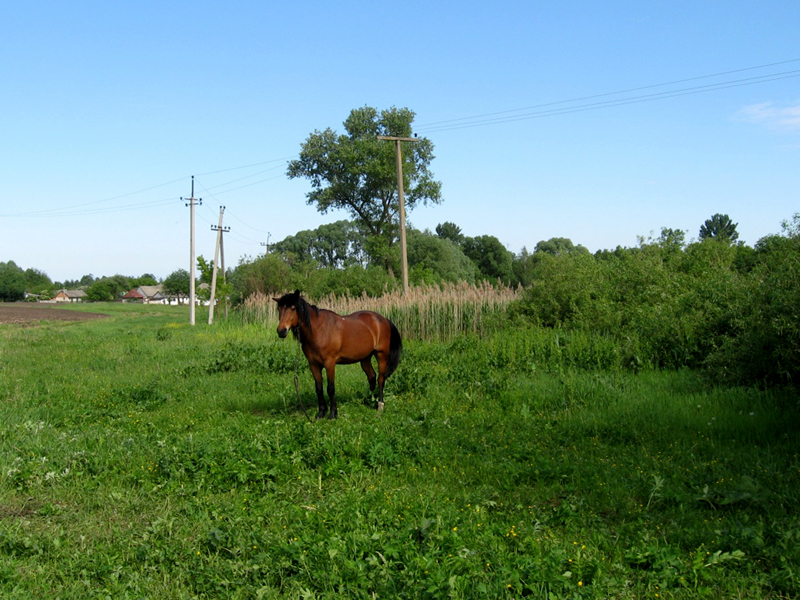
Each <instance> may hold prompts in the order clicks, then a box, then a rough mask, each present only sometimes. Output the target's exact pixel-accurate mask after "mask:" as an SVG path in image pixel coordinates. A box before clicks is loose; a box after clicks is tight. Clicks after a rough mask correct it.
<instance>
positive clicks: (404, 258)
mask: <svg viewBox="0 0 800 600" xmlns="http://www.w3.org/2000/svg"><path fill="white" fill-rule="evenodd" d="M378 139H379V140H389V141H392V142H394V143H395V155H396V157H397V202H398V204H399V210H398V212H399V213H400V254H401V261H400V266H401V271H402V276H403V294H408V248H407V247H406V202H405V197H404V196H403V151H402V150H401V149H400V144H401V142H418V141H420V138H416V137H397V136H394V135H379V136H378Z"/></svg>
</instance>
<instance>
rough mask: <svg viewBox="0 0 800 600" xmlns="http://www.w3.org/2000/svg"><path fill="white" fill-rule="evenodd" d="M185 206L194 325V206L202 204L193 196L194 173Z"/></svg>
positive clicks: (190, 302)
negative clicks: (189, 195) (189, 196)
mask: <svg viewBox="0 0 800 600" xmlns="http://www.w3.org/2000/svg"><path fill="white" fill-rule="evenodd" d="M181 200H183V201H185V202H186V203H187V204H186V206H188V207H189V209H190V210H189V215H190V216H189V325H194V308H195V293H194V262H195V260H194V207H195V205H198V204H203V199H202V198H195V197H194V175H192V197H191V198H183V197H181Z"/></svg>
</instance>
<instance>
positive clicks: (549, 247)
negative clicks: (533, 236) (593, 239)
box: [536, 237, 589, 256]
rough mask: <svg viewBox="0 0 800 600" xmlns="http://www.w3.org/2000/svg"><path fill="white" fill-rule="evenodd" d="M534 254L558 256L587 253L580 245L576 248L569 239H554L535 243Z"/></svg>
mask: <svg viewBox="0 0 800 600" xmlns="http://www.w3.org/2000/svg"><path fill="white" fill-rule="evenodd" d="M536 252H543V253H545V254H554V255H556V256H558V255H559V254H571V253H573V252H579V253H583V254H587V253H588V252H589V251H588V250H587V249H586V248H585V247H583V246H581V245H580V244H578V245H577V246H576V245H575V244H573V243H572V240H571V239H569V238H563V237H554V238H550V239H549V240H542V241H541V242H539V243H537V244H536Z"/></svg>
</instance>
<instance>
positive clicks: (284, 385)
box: [0, 305, 800, 599]
mask: <svg viewBox="0 0 800 600" xmlns="http://www.w3.org/2000/svg"><path fill="white" fill-rule="evenodd" d="M91 308H94V309H95V310H98V306H96V305H95V306H93V307H91ZM99 311H101V312H106V313H107V314H109V315H110V317H109V318H107V319H103V320H97V321H90V322H84V323H52V324H41V325H36V326H29V327H19V326H0V422H2V424H3V425H2V428H0V597H3V598H12V599H16V598H32V597H52V598H56V597H57V598H64V599H66V598H81V599H84V598H115V599H117V598H159V599H173V598H174V599H178V598H283V597H289V598H334V597H337V598H341V597H347V598H373V597H377V598H447V597H453V598H520V597H534V598H696V597H699V596H707V597H713V598H789V597H796V596H797V595H798V592H799V591H800V585H798V580H797V577H798V574H799V573H800V572H799V571H798V569H799V568H800V550H799V549H798V548H800V545H798V537H799V536H800V516H799V515H800V511H798V502H799V501H798V491H799V490H800V488H799V486H798V484H799V483H800V456H799V453H800V444H798V442H799V441H800V439H798V438H800V434H798V431H800V429H799V428H798V425H800V419H798V410H797V409H798V407H797V402H796V398H795V397H794V396H792V395H791V394H789V393H778V392H764V391H758V390H752V389H744V388H710V387H707V386H706V385H705V384H704V382H703V380H702V379H701V378H700V377H699V376H698V375H697V374H695V373H692V372H690V371H680V372H654V371H647V370H645V371H642V372H640V373H638V374H634V373H631V372H629V371H626V370H625V369H624V368H623V366H624V365H625V360H624V354H625V352H624V351H621V350H620V351H617V350H616V349H615V348H614V347H613V346H612V345H611V342H610V341H609V340H606V339H603V338H591V337H589V336H580V335H577V334H573V335H572V336H563V335H562V334H558V333H555V332H548V331H541V330H530V331H526V330H520V329H516V330H514V331H507V332H503V331H498V332H497V333H496V334H495V335H493V336H491V337H488V338H484V339H478V338H475V337H462V338H458V339H456V340H455V341H453V342H448V343H423V342H414V341H411V340H410V341H407V343H406V349H405V356H404V359H403V362H402V363H401V366H400V368H399V369H398V371H397V373H396V374H395V375H394V376H393V377H392V378H391V379H390V380H389V382H388V384H387V396H388V397H387V407H386V410H385V411H384V413H383V415H382V416H381V417H380V418H376V415H375V410H374V401H373V400H372V399H370V398H368V395H367V385H366V380H365V378H364V376H363V374H362V373H361V370H360V369H359V368H358V366H350V367H340V368H339V369H337V395H338V398H339V400H340V410H339V414H340V418H339V420H338V421H335V422H327V421H324V422H319V423H315V424H313V425H310V424H309V423H308V422H307V421H306V419H305V417H304V416H303V413H302V411H301V410H300V409H299V408H298V405H297V399H296V396H295V389H294V384H293V375H294V373H295V364H296V360H297V352H298V349H297V347H296V344H295V343H294V341H293V340H291V339H287V340H279V339H277V336H276V335H275V332H274V327H273V326H271V325H270V326H268V327H262V326H258V325H241V324H238V325H237V324H231V323H218V324H217V325H215V326H213V327H208V326H207V325H205V324H204V323H205V320H204V319H203V318H201V316H200V315H199V314H198V319H197V320H198V325H197V326H195V327H190V326H189V325H188V323H187V322H188V309H185V308H183V309H178V308H170V307H155V308H148V307H141V306H133V307H120V306H119V305H116V306H112V305H108V306H101V307H99ZM620 357H622V358H620ZM299 377H300V384H301V391H302V393H303V399H304V402H305V404H306V406H307V407H308V408H309V409H310V410H311V409H312V408H313V405H314V404H315V401H314V399H313V384H312V380H311V376H310V374H309V371H308V369H307V367H306V366H305V365H304V364H303V361H302V360H301V362H300V371H299Z"/></svg>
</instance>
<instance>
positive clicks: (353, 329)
mask: <svg viewBox="0 0 800 600" xmlns="http://www.w3.org/2000/svg"><path fill="white" fill-rule="evenodd" d="M273 300H275V302H277V303H278V316H279V323H278V336H279V337H281V338H285V337H286V335H287V334H288V333H289V331H291V332H292V333H293V334H294V336H295V338H296V339H297V340H298V341H299V342H300V345H301V347H302V349H303V354H305V355H306V358H307V359H308V366H309V367H310V368H311V373H312V374H313V375H314V382H315V384H316V385H315V387H316V392H317V401H318V403H319V412H318V413H317V418H318V419H321V418H322V417H324V416H325V413H327V412H328V406H327V404H325V395H324V394H323V393H322V369H325V374H326V375H327V378H328V397H329V398H330V401H331V412H330V414H329V415H328V418H329V419H335V418H336V416H337V410H336V398H335V394H336V385H335V379H336V375H335V370H336V365H337V364H339V365H350V364H353V363H357V362H360V363H361V368H362V369H363V370H364V373H366V375H367V380H368V381H369V389H370V390H371V391H373V392H374V391H375V382H376V379H377V383H378V412H380V411H381V410H383V384H384V383H385V382H386V379H387V378H388V377H389V375H391V374H392V373H394V370H395V369H396V368H397V365H398V364H400V354H401V352H402V350H403V343H402V341H401V339H400V332H398V331H397V327H395V326H394V324H393V323H392V322H391V321H390V320H389V319H387V318H386V317H384V316H382V315H379V314H378V313H376V312H372V311H369V310H362V311H358V312H354V313H353V314H352V315H347V316H346V317H343V316H341V315H337V314H336V313H335V312H333V311H330V310H325V309H320V308H317V307H316V306H314V305H311V304H309V303H308V302H306V300H305V299H303V298H302V297H301V296H300V290H295V292H294V293H292V294H285V295H283V296H281V297H280V298H273ZM373 356H374V357H375V358H377V360H378V375H377V378H376V376H375V369H374V368H373V367H372V357H373Z"/></svg>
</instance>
